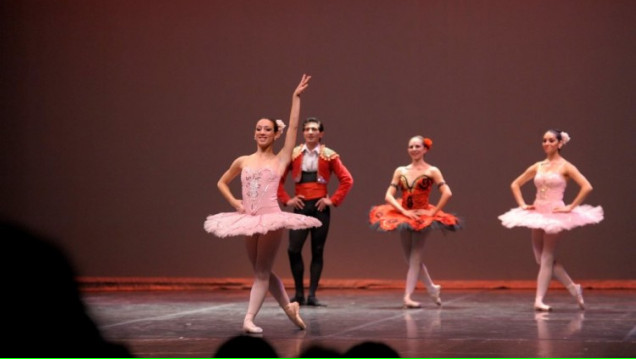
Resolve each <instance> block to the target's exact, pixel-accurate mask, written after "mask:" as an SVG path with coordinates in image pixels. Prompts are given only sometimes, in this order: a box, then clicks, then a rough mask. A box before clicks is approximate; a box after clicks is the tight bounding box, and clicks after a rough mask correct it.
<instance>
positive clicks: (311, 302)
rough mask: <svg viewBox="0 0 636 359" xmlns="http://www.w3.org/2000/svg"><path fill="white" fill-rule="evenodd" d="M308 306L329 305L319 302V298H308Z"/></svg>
mask: <svg viewBox="0 0 636 359" xmlns="http://www.w3.org/2000/svg"><path fill="white" fill-rule="evenodd" d="M307 305H310V306H312V307H326V306H327V304H325V303H322V302H320V301H319V300H318V298H316V297H315V296H309V297H307Z"/></svg>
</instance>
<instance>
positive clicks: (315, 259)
mask: <svg viewBox="0 0 636 359" xmlns="http://www.w3.org/2000/svg"><path fill="white" fill-rule="evenodd" d="M318 200H319V199H313V200H308V201H305V207H304V208H303V209H297V208H296V209H294V213H300V214H304V215H306V216H311V217H314V218H317V219H318V220H319V221H320V222H322V226H320V227H317V228H308V229H298V230H290V231H289V247H288V248H287V254H288V255H289V264H290V266H291V272H292V275H293V277H294V286H295V289H296V295H297V296H304V285H303V276H304V272H305V264H304V262H303V255H302V251H303V246H304V245H305V241H306V240H307V237H308V236H309V235H310V234H311V264H310V266H309V296H315V295H316V290H317V289H318V282H319V281H320V275H321V274H322V267H323V262H324V261H323V252H324V249H325V242H326V241H327V233H328V232H329V220H330V218H331V208H330V207H329V206H327V207H325V209H324V210H323V211H319V210H318V208H316V203H317V202H318Z"/></svg>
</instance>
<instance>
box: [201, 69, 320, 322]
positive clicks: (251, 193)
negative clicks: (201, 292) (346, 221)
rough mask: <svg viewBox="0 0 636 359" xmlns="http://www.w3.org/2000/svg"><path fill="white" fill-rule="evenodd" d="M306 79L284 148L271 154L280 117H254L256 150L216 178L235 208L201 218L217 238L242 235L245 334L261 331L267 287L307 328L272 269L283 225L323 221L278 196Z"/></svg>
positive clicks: (279, 131) (295, 102) (292, 317)
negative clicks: (248, 278) (248, 274)
mask: <svg viewBox="0 0 636 359" xmlns="http://www.w3.org/2000/svg"><path fill="white" fill-rule="evenodd" d="M310 78H311V76H307V75H303V77H302V79H301V80H300V83H299V84H298V87H296V90H295V91H294V94H293V96H292V106H291V114H290V116H289V130H288V131H287V135H286V137H285V144H284V145H283V148H282V149H281V150H280V151H279V152H278V153H274V149H273V145H274V141H275V140H276V139H277V138H279V137H280V136H281V135H282V133H283V128H284V127H285V124H284V123H283V122H282V121H281V120H272V119H268V118H262V119H260V120H258V122H257V123H256V129H255V131H254V140H255V141H256V152H254V153H253V154H251V155H247V156H241V157H239V158H237V159H236V160H234V162H232V165H231V166H230V168H229V169H228V170H227V171H225V173H224V174H223V176H221V179H220V180H219V182H218V187H219V191H221V194H222V195H223V197H225V199H226V200H227V201H228V202H229V203H230V205H231V206H232V207H234V208H235V209H236V212H227V213H219V214H216V215H212V216H208V217H207V219H206V221H205V223H204V228H205V230H206V231H207V232H210V233H212V234H214V235H216V236H218V237H228V236H245V244H246V248H247V255H248V257H249V260H250V262H251V264H252V267H253V270H254V283H253V284H252V289H251V291H250V300H249V304H248V307H247V314H246V315H245V319H244V321H243V330H244V331H245V332H246V333H262V332H263V329H262V328H260V327H257V326H256V325H255V324H254V318H255V317H256V314H258V312H259V310H260V309H261V306H262V305H263V301H264V300H265V295H266V294H267V292H268V291H269V292H270V293H271V294H272V295H273V296H274V298H275V299H276V301H277V302H278V304H279V305H280V306H281V307H282V308H283V310H284V311H285V313H286V314H287V316H288V317H289V319H290V320H291V321H292V322H293V323H294V324H296V325H297V326H298V327H299V328H300V329H305V327H306V326H305V323H304V322H303V320H302V319H301V317H300V314H299V307H298V303H290V302H289V297H288V296H287V292H286V291H285V288H284V286H283V282H282V281H281V280H280V278H279V277H278V276H277V275H276V274H274V273H273V272H272V266H273V265H274V259H275V257H276V253H277V252H278V247H279V246H280V242H281V239H282V234H283V233H282V232H283V230H284V229H286V228H289V229H304V228H311V227H319V226H321V223H320V221H319V220H317V219H315V218H313V217H309V216H304V215H301V214H295V213H289V212H283V211H281V209H280V207H279V205H278V201H277V198H276V191H277V189H278V183H279V182H280V177H281V175H282V174H283V171H285V168H286V167H287V165H289V162H290V161H291V152H292V149H293V148H294V144H295V143H296V135H297V132H298V131H297V130H298V118H299V114H300V95H301V94H302V93H303V91H305V89H306V88H307V86H309V79H310ZM239 175H240V176H241V184H242V200H240V199H237V198H236V197H234V195H233V194H232V192H231V191H230V187H229V184H230V182H231V181H232V180H233V179H234V178H236V177H237V176H239Z"/></svg>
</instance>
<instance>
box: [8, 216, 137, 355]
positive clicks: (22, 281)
mask: <svg viewBox="0 0 636 359" xmlns="http://www.w3.org/2000/svg"><path fill="white" fill-rule="evenodd" d="M0 238H2V247H3V248H2V251H1V252H2V256H1V257H0V269H1V273H2V274H1V275H2V282H3V294H2V300H1V302H0V303H2V308H3V310H4V313H3V315H2V324H3V325H4V328H5V330H4V334H3V345H2V346H0V355H2V357H7V356H20V357H25V356H27V357H62V356H64V357H79V356H82V357H131V356H132V355H131V354H130V352H129V351H128V349H127V348H126V347H124V346H122V345H119V344H115V343H111V342H109V341H107V340H105V339H104V338H103V337H102V335H101V333H100V331H99V328H98V327H97V325H96V324H95V323H94V322H93V321H92V319H91V318H90V317H89V315H88V314H87V312H86V308H85V306H84V303H83V301H82V298H81V294H80V291H79V287H78V285H77V282H76V279H75V271H74V269H73V266H72V265H71V263H70V261H69V260H68V258H67V256H66V255H65V253H64V252H63V251H62V250H61V249H60V248H59V247H58V246H57V245H55V244H54V242H53V241H51V240H50V239H48V238H46V237H44V236H41V235H39V234H36V233H35V232H33V231H31V230H28V229H26V228H25V227H23V226H21V225H18V224H15V223H12V222H7V221H0ZM25 343H28V344H25Z"/></svg>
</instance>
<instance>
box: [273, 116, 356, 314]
mask: <svg viewBox="0 0 636 359" xmlns="http://www.w3.org/2000/svg"><path fill="white" fill-rule="evenodd" d="M323 135H324V127H323V125H322V122H321V121H320V120H318V119H317V118H315V117H310V118H308V119H306V120H305V121H304V123H303V136H304V138H305V143H304V144H302V145H300V146H296V147H295V148H294V150H293V152H292V161H291V163H290V164H289V167H287V169H286V170H285V174H284V175H283V177H282V178H281V180H280V184H279V186H278V199H279V200H280V201H281V202H282V203H283V204H284V205H285V206H293V207H294V212H295V213H301V214H304V215H307V216H312V217H315V218H317V219H319V220H320V221H321V222H322V226H320V227H317V228H309V229H300V230H290V231H289V247H288V249H287V253H288V254H289V264H290V265H291V271H292V275H293V276H294V285H295V290H296V294H295V296H294V297H293V298H291V299H290V300H291V301H292V302H298V304H300V305H304V304H307V305H312V306H324V304H323V303H321V302H319V301H318V299H317V298H316V290H317V289H318V282H319V281H320V274H321V273H322V266H323V251H324V248H325V242H326V241H327V232H328V231H329V218H330V212H331V211H330V206H332V205H333V206H338V205H340V203H342V201H343V200H344V198H345V196H346V195H347V193H349V190H350V189H351V186H353V177H351V174H350V173H349V170H347V168H346V167H345V166H344V165H343V164H342V162H341V161H340V156H339V155H338V154H337V153H336V152H335V151H333V150H332V149H330V148H327V147H325V145H323V144H321V143H320V142H321V140H322V136H323ZM289 171H291V173H292V178H293V180H294V183H295V195H294V197H293V198H290V196H289V195H288V194H287V192H286V191H285V188H284V184H285V179H286V178H287V174H288V173H289ZM332 172H333V173H334V174H335V175H336V177H338V182H339V183H338V188H337V189H336V192H335V193H334V194H333V196H331V197H330V196H329V194H328V192H327V184H328V183H329V177H330V175H331V173H332ZM309 233H311V265H310V270H309V272H310V276H309V296H308V297H307V302H305V295H304V293H305V292H304V285H303V275H304V268H305V265H304V263H303V256H302V249H303V245H304V244H305V240H306V239H307V235H308V234H309Z"/></svg>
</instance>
